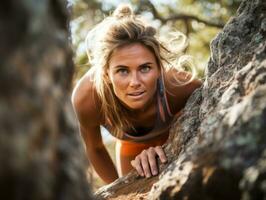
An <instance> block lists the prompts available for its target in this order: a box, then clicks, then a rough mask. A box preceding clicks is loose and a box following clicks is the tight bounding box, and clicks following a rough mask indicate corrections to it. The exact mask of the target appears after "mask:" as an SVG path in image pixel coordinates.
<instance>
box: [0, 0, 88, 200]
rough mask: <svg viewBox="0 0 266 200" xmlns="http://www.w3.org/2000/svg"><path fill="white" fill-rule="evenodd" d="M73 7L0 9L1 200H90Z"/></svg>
mask: <svg viewBox="0 0 266 200" xmlns="http://www.w3.org/2000/svg"><path fill="white" fill-rule="evenodd" d="M67 16H68V13H67V5H66V1H63V0H53V1H28V0H20V1H16V0H9V1H1V3H0V45H1V46H0V66H1V67H0V91H1V92H0V163H1V164H0V199H3V200H4V199H5V200H7V199H10V200H13V199H16V200H37V199H38V200H53V199H54V200H59V199H64V200H67V199H77V200H79V199H80V200H83V199H84V200H85V199H86V200H88V199H90V198H91V197H90V191H89V189H88V188H89V186H88V182H87V179H86V174H85V170H86V159H85V152H84V151H83V150H82V144H81V140H80V138H79V137H78V134H77V132H78V130H77V127H76V125H75V124H76V123H75V118H74V115H73V111H72V110H71V103H70V89H71V78H72V74H73V70H74V67H73V63H72V54H71V49H70V48H69V44H68V31H67V24H68V21H67V19H68V17H67Z"/></svg>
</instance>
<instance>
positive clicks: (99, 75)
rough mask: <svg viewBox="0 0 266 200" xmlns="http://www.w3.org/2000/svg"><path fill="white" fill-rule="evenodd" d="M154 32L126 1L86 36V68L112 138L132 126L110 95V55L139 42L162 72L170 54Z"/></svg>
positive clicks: (127, 116)
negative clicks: (150, 54) (91, 76)
mask: <svg viewBox="0 0 266 200" xmlns="http://www.w3.org/2000/svg"><path fill="white" fill-rule="evenodd" d="M155 35H156V29H155V28H153V27H152V26H149V25H148V24H147V23H145V21H144V20H143V19H141V18H140V17H139V16H136V15H134V13H133V11H132V8H131V6H130V5H128V4H122V5H120V6H118V7H117V9H116V10H115V11H114V12H113V14H112V15H111V16H109V17H106V18H105V19H104V20H103V21H102V22H101V23H100V24H98V25H97V26H96V27H94V28H93V29H92V30H91V31H90V32H89V34H88V35H87V38H86V45H87V54H88V57H89V62H90V63H91V65H92V68H91V69H90V70H92V73H93V74H94V76H93V77H94V84H95V88H96V91H97V94H98V95H99V97H100V99H101V103H102V107H101V111H102V113H103V115H104V117H105V120H106V121H107V122H108V124H110V125H111V127H110V128H111V131H112V134H114V135H115V136H116V137H121V136H122V134H123V130H125V129H128V128H133V126H132V124H131V122H130V120H129V114H128V113H129V112H128V110H127V109H126V108H125V107H124V106H123V105H122V104H121V102H120V101H119V99H118V98H117V97H116V95H115V94H114V91H113V88H112V85H111V84H110V82H109V79H108V76H107V69H108V64H109V63H108V62H109V59H110V56H111V55H112V53H113V51H114V50H115V49H117V48H118V47H121V46H125V45H129V44H132V43H140V44H142V45H144V46H145V47H147V48H148V49H149V50H150V51H151V52H152V53H154V55H155V58H156V61H157V64H158V66H159V67H160V70H161V73H162V75H163V73H164V71H165V70H166V66H171V65H172V64H171V62H170V61H169V60H170V59H171V58H170V57H171V56H172V55H173V53H171V52H170V51H169V50H168V49H167V48H166V47H165V45H163V44H162V43H160V42H159V40H158V39H157V38H156V37H155ZM170 55H171V56H170ZM174 55H176V54H174Z"/></svg>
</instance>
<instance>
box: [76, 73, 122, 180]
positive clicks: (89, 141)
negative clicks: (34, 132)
mask: <svg viewBox="0 0 266 200" xmlns="http://www.w3.org/2000/svg"><path fill="white" fill-rule="evenodd" d="M96 97H97V94H96V92H95V89H94V87H93V84H92V82H91V81H90V79H89V78H88V77H85V78H83V79H81V81H80V82H79V83H78V84H77V86H76V87H75V89H74V92H73V95H72V104H73V107H74V110H75V113H76V116H77V119H78V122H79V129H80V133H81V136H82V138H83V140H84V143H85V146H86V153H87V156H88V159H89V160H90V162H91V164H92V166H93V167H94V169H95V171H96V172H97V173H98V175H99V176H100V177H101V178H102V179H103V180H104V181H105V182H106V183H111V182H113V181H114V180H115V179H117V178H118V174H117V171H116V169H115V166H114V163H113V162H112V160H111V158H110V155H109V154H108V152H107V150H106V148H105V146H104V144H103V142H102V137H101V133H100V124H101V115H100V113H99V110H100V109H99V108H100V101H99V100H98V99H97V98H96Z"/></svg>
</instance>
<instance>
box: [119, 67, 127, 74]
mask: <svg viewBox="0 0 266 200" xmlns="http://www.w3.org/2000/svg"><path fill="white" fill-rule="evenodd" d="M117 73H119V74H121V75H127V74H128V70H127V69H122V68H121V69H118V70H117Z"/></svg>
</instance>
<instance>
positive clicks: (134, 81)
mask: <svg viewBox="0 0 266 200" xmlns="http://www.w3.org/2000/svg"><path fill="white" fill-rule="evenodd" d="M129 85H130V86H131V87H138V86H139V85H140V77H139V75H138V73H136V72H134V73H131V76H130V82H129Z"/></svg>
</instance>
